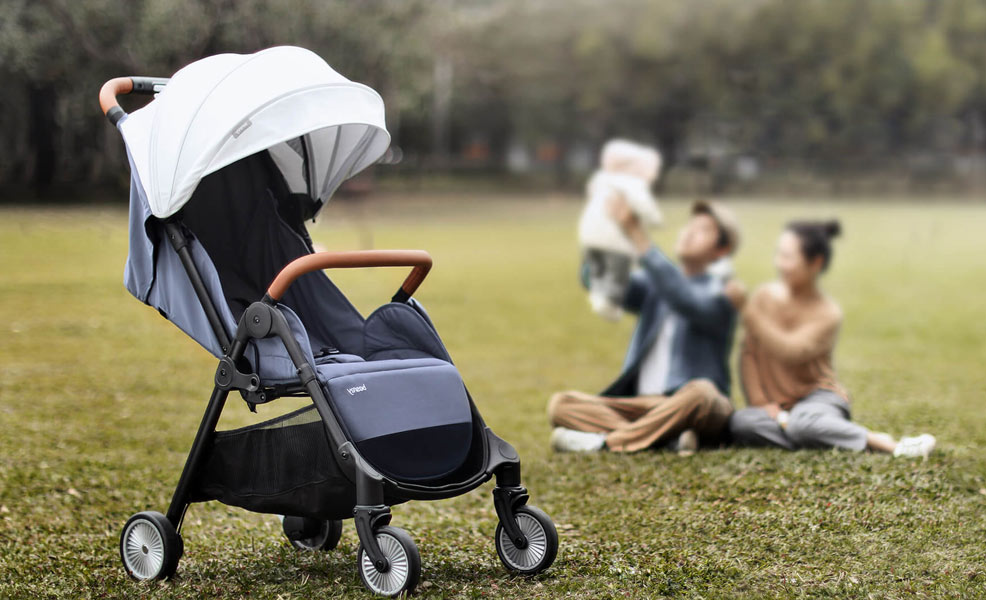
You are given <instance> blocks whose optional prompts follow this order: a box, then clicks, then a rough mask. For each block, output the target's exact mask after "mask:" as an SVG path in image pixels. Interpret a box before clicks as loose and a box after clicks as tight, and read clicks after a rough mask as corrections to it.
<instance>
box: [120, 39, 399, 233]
mask: <svg viewBox="0 0 986 600" xmlns="http://www.w3.org/2000/svg"><path fill="white" fill-rule="evenodd" d="M119 127H120V131H121V133H122V134H123V138H124V140H125V141H126V144H127V148H128V149H129V151H130V156H131V158H132V160H133V164H134V166H135V168H136V171H137V172H136V175H137V176H138V177H139V179H140V184H141V187H143V189H144V192H145V193H146V197H147V202H148V205H149V206H150V209H151V213H152V214H153V215H154V216H156V217H158V218H165V217H168V216H171V215H173V214H174V213H175V212H177V211H178V210H179V209H180V208H181V207H182V206H184V204H185V203H186V202H188V200H189V198H191V197H192V193H193V192H194V191H195V188H196V186H198V184H199V181H200V180H201V179H202V178H203V177H205V176H206V175H208V174H210V173H213V172H215V171H218V170H219V169H221V168H223V167H225V166H227V165H230V164H232V163H234V162H236V161H238V160H240V159H242V158H245V157H247V156H250V155H251V154H255V153H257V152H260V151H261V150H265V149H269V150H270V153H271V156H272V157H273V159H274V162H275V163H276V164H277V166H278V168H279V169H280V170H281V172H282V173H283V175H284V178H285V180H286V181H287V184H288V187H289V188H290V189H291V191H292V192H296V193H307V194H309V195H310V196H311V198H312V200H313V201H315V202H316V204H317V205H318V206H321V205H322V204H323V203H324V202H325V201H326V200H327V199H328V198H329V196H331V195H332V193H333V192H334V191H335V189H336V188H337V187H339V184H341V183H342V182H343V181H345V180H346V179H348V178H349V177H351V176H353V175H355V174H356V173H358V172H359V171H361V170H363V169H365V168H366V167H368V166H370V165H371V164H373V163H374V162H376V161H377V159H379V158H380V157H381V156H382V155H383V153H384V152H386V150H387V147H388V146H389V145H390V134H389V133H387V127H386V123H385V121H384V106H383V99H382V98H380V95H379V94H377V93H376V92H375V91H374V90H373V89H371V88H369V87H367V86H365V85H362V84H359V83H355V82H352V81H349V80H348V79H346V78H345V77H343V76H342V75H339V74H338V73H336V72H335V71H334V70H332V67H330V66H329V65H328V64H326V63H325V61H324V60H322V59H321V58H320V57H319V56H318V55H316V54H315V53H313V52H310V51H308V50H305V49H303V48H296V47H292V46H281V47H277V48H270V49H268V50H263V51H260V52H257V53H256V54H219V55H216V56H210V57H208V58H204V59H202V60H199V61H196V62H194V63H192V64H190V65H188V66H187V67H185V68H183V69H181V70H180V71H178V72H177V73H175V74H174V76H173V77H172V78H171V80H170V81H169V82H168V84H167V86H165V88H164V90H163V91H161V93H160V94H158V96H157V97H156V98H155V99H154V100H153V101H152V102H151V103H149V104H148V105H147V106H145V107H143V108H141V109H140V110H136V111H134V112H133V113H131V114H130V115H128V116H127V117H126V118H124V119H123V120H122V121H120V124H119ZM306 159H307V160H306ZM306 162H307V169H306V167H305V165H306Z"/></svg>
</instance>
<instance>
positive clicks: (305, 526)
mask: <svg viewBox="0 0 986 600" xmlns="http://www.w3.org/2000/svg"><path fill="white" fill-rule="evenodd" d="M281 527H282V528H283V529H284V535H285V536H287V538H288V541H289V542H291V545H292V546H294V547H295V548H297V549H298V550H333V549H335V547H336V546H337V545H339V539H340V538H341V537H342V521H333V520H329V521H320V520H317V519H309V518H307V517H289V516H284V517H281Z"/></svg>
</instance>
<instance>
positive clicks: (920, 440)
mask: <svg viewBox="0 0 986 600" xmlns="http://www.w3.org/2000/svg"><path fill="white" fill-rule="evenodd" d="M935 444H936V440H935V436H933V435H931V434H928V433H922V434H921V435H918V436H914V437H902V438H900V441H899V442H897V448H895V449H894V457H895V458H896V457H898V456H903V457H917V456H920V457H921V458H928V455H929V454H931V451H932V450H934V449H935Z"/></svg>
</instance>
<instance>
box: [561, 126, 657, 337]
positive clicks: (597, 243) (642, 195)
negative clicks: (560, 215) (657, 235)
mask: <svg viewBox="0 0 986 600" xmlns="http://www.w3.org/2000/svg"><path fill="white" fill-rule="evenodd" d="M600 163H601V164H600V168H599V170H598V171H596V172H595V173H593V175H592V177H590V178H589V183H588V184H587V185H586V196H587V197H586V203H585V208H583V210H582V217H581V218H580V219H579V244H580V245H581V247H582V250H583V255H584V260H585V265H586V266H587V268H588V271H589V273H588V274H589V304H590V305H591V306H592V310H593V311H595V312H596V313H597V314H599V315H601V316H603V317H605V318H607V319H610V320H614V321H615V320H617V319H619V318H620V316H622V314H623V309H622V308H620V307H621V305H622V303H623V295H624V293H625V292H626V286H627V283H628V282H629V280H630V270H631V269H632V268H633V262H634V260H633V259H634V249H633V246H632V245H631V244H630V240H628V239H627V237H626V235H625V234H624V233H623V230H622V229H621V228H620V226H619V224H618V223H616V221H614V220H613V217H612V216H611V215H610V206H609V204H610V201H611V199H613V198H616V197H622V198H623V199H624V201H625V202H626V203H627V205H628V206H629V207H630V210H632V211H633V212H634V213H635V214H636V215H637V218H638V219H640V222H641V223H642V224H643V225H644V226H645V227H654V226H656V225H660V224H661V222H662V221H663V217H662V215H661V209H660V208H658V205H657V199H656V198H654V195H653V194H652V193H651V191H650V186H651V185H652V184H653V183H654V181H655V180H656V179H657V176H658V174H659V173H660V172H661V155H660V153H658V151H657V150H655V149H654V148H651V147H649V146H644V145H641V144H637V143H635V142H630V141H627V140H618V139H617V140H611V141H609V142H607V143H606V145H605V146H603V151H602V157H601V161H600Z"/></svg>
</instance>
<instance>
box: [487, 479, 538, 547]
mask: <svg viewBox="0 0 986 600" xmlns="http://www.w3.org/2000/svg"><path fill="white" fill-rule="evenodd" d="M495 475H496V487H495V488H493V507H494V508H495V509H496V516H497V518H498V519H500V523H501V524H502V525H503V529H504V530H505V531H506V533H507V536H508V537H509V538H510V541H512V542H513V544H514V546H516V547H517V548H521V549H523V548H527V536H526V535H524V532H523V531H521V530H520V527H519V526H518V525H517V519H516V518H515V517H514V512H515V510H516V509H517V508H519V507H521V506H524V505H525V504H527V500H528V499H529V498H530V496H528V494H527V488H525V487H524V486H522V485H520V463H519V462H515V463H505V464H503V465H501V466H500V468H499V469H497V471H496V473H495Z"/></svg>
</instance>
